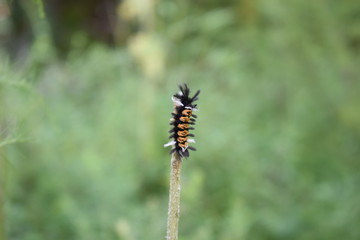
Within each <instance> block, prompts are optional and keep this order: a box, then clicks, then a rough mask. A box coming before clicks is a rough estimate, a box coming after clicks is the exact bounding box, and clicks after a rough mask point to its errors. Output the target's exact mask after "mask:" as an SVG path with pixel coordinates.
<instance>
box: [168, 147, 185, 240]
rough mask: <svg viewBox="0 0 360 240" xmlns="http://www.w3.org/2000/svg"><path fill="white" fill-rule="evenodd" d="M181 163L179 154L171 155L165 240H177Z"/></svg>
mask: <svg viewBox="0 0 360 240" xmlns="http://www.w3.org/2000/svg"><path fill="white" fill-rule="evenodd" d="M181 163H182V160H181V157H180V156H179V154H178V153H176V152H175V153H173V154H172V157H171V171H170V190H169V209H168V222H167V235H166V240H177V239H178V228H179V218H180V192H181V182H180V173H181Z"/></svg>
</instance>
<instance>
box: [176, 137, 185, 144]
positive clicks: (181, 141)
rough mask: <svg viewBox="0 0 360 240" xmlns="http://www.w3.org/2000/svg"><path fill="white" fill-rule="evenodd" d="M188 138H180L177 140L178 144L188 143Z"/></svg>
mask: <svg viewBox="0 0 360 240" xmlns="http://www.w3.org/2000/svg"><path fill="white" fill-rule="evenodd" d="M187 140H188V138H187V137H178V138H177V139H176V141H177V142H179V143H184V142H187Z"/></svg>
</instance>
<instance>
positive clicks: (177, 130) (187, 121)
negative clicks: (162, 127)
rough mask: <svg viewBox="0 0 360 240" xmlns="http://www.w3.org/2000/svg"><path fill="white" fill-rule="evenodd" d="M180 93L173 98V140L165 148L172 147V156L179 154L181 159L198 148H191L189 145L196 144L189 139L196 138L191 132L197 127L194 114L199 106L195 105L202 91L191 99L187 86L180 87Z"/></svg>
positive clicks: (171, 121) (171, 120)
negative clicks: (194, 126)
mask: <svg viewBox="0 0 360 240" xmlns="http://www.w3.org/2000/svg"><path fill="white" fill-rule="evenodd" d="M179 88H180V91H179V92H178V93H176V94H175V95H173V96H172V98H171V100H172V101H173V102H174V105H175V108H174V112H173V113H171V115H172V118H171V119H170V125H171V126H172V128H171V130H170V131H169V133H170V134H171V135H170V137H169V138H170V139H171V138H172V139H173V140H172V141H170V142H168V143H166V144H165V145H164V147H168V146H172V149H171V151H170V154H172V153H174V152H177V153H178V154H179V155H180V157H185V158H187V157H189V149H190V150H193V151H196V148H194V147H191V146H189V143H195V140H194V139H190V138H189V137H195V136H194V134H191V133H190V132H189V130H194V128H193V127H190V125H195V118H197V116H196V115H195V114H193V112H194V111H197V108H196V107H197V104H193V103H194V102H195V101H196V100H198V96H199V94H200V90H198V91H197V92H196V93H195V95H194V96H193V97H190V96H189V94H190V89H189V88H188V86H187V85H186V84H183V85H179Z"/></svg>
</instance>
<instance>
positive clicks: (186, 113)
mask: <svg viewBox="0 0 360 240" xmlns="http://www.w3.org/2000/svg"><path fill="white" fill-rule="evenodd" d="M181 114H182V115H185V116H189V117H191V115H192V110H191V109H185V110H183V111H182V112H181Z"/></svg>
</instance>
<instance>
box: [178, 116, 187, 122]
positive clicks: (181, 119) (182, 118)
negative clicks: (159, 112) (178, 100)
mask: <svg viewBox="0 0 360 240" xmlns="http://www.w3.org/2000/svg"><path fill="white" fill-rule="evenodd" d="M179 120H180V121H182V122H190V118H189V117H180V118H179Z"/></svg>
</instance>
